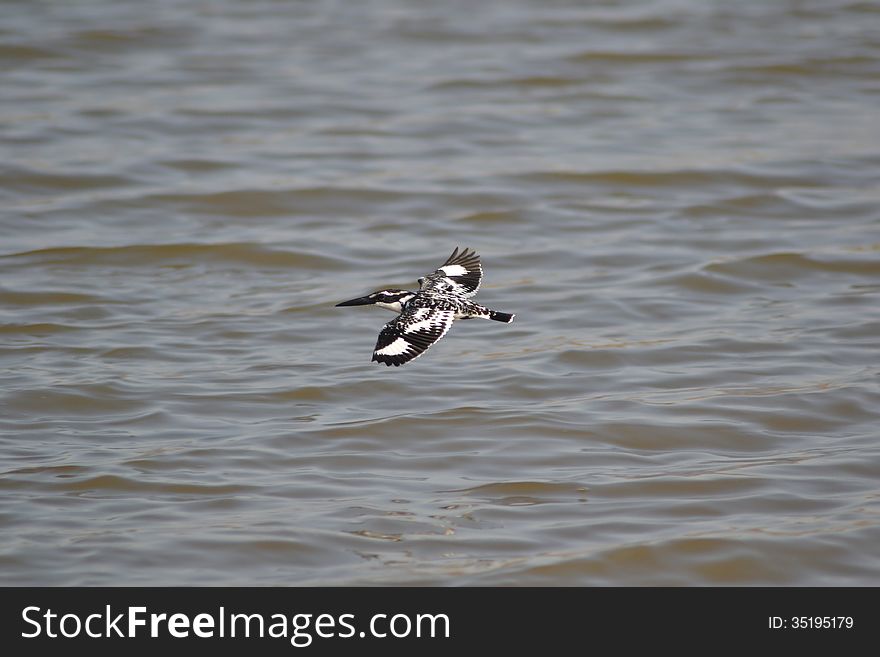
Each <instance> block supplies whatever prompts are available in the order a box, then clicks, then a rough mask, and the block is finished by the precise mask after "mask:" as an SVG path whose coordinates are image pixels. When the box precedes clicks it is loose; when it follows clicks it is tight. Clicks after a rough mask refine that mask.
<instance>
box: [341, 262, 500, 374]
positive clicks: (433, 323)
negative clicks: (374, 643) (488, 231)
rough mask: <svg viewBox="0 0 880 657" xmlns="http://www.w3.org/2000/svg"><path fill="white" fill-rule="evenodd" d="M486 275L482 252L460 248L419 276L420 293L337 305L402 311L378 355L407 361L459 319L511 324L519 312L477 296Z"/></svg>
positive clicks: (385, 331) (382, 293)
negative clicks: (499, 309)
mask: <svg viewBox="0 0 880 657" xmlns="http://www.w3.org/2000/svg"><path fill="white" fill-rule="evenodd" d="M482 277H483V268H482V266H481V265H480V256H478V255H477V254H476V253H475V252H473V251H469V250H468V249H465V250H464V251H462V252H461V253H459V252H458V248H456V249H455V251H453V252H452V255H451V256H449V258H448V259H447V260H446V262H444V263H443V264H442V265H441V266H440V267H439V268H438V269H437V270H436V271H434V272H433V273H431V274H428V275H427V276H424V277H423V278H420V279H419V285H420V289H419V291H418V292H410V291H409V290H398V289H391V290H379V291H378V292H373V293H372V294H368V295H367V296H365V297H359V298H357V299H352V300H351V301H343V302H342V303H339V304H336V305H337V306H362V305H375V306H379V307H380V308H385V309H386V310H391V311H393V312H396V313H399V315H398V316H397V317H396V318H395V319H393V320H391V321H390V322H388V323H387V324H386V325H385V326H384V327H383V328H382V331H381V332H380V333H379V340H378V341H377V342H376V347H375V349H374V350H373V360H374V361H376V362H379V363H385V364H386V365H388V366H391V365H394V366H398V365H403V364H404V363H408V362H409V361H411V360H413V359H415V358H418V357H419V356H421V355H422V354H423V353H424V352H425V351H426V350H427V349H428V348H429V347H430V346H431V345H432V344H434V343H435V342H437V340H439V339H440V338H442V337H443V336H444V335H446V333H447V331H449V328H450V327H451V326H452V322H453V321H455V320H456V319H471V318H475V317H479V318H481V319H493V320H495V321H498V322H506V323H510V322H512V321H513V318H514V315H511V314H509V313H502V312H497V311H495V310H490V309H489V308H486V307H485V306H481V305H480V304H478V303H476V302H474V301H471V300H470V297H472V296H474V295H475V294H476V293H477V289H478V288H479V287H480V281H481V280H482Z"/></svg>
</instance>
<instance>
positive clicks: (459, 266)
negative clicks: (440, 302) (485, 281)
mask: <svg viewBox="0 0 880 657" xmlns="http://www.w3.org/2000/svg"><path fill="white" fill-rule="evenodd" d="M482 278H483V266H482V265H481V264H480V256H478V255H477V254H476V252H475V251H472V250H468V249H465V250H464V251H462V252H461V253H459V252H458V247H455V251H453V252H452V255H451V256H449V258H448V259H447V260H446V262H444V263H443V264H442V265H440V267H439V268H438V269H437V270H436V271H435V272H434V273H433V274H428V275H427V276H425V277H424V278H420V279H419V284H420V285H421V287H422V289H423V290H436V291H438V292H447V293H452V294H457V295H459V296H462V297H472V296H474V295H475V294H476V293H477V290H478V289H479V288H480V281H481V280H482Z"/></svg>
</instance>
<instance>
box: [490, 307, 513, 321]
mask: <svg viewBox="0 0 880 657" xmlns="http://www.w3.org/2000/svg"><path fill="white" fill-rule="evenodd" d="M514 317H516V315H512V314H510V313H499V312H498V311H497V310H490V311H489V319H494V320H495V321H496V322H504V323H505V324H510V323H511V322H512V321H513V318H514Z"/></svg>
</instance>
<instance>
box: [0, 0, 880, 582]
mask: <svg viewBox="0 0 880 657" xmlns="http://www.w3.org/2000/svg"><path fill="white" fill-rule="evenodd" d="M0 18H2V21H0V25H2V27H0V98H2V104H0V141H2V144H3V152H4V157H3V159H2V163H0V190H2V192H0V193H2V199H3V202H2V205H0V235H2V240H0V336H2V339H0V359H2V364H3V369H2V370H0V432H2V434H0V523H2V528H3V531H2V535H0V583H3V584H6V585H11V584H42V585H125V584H135V585H141V584H165V585H168V584H184V585H199V584H230V585H247V584H258V585H346V584H357V585H361V584H393V585H398V584H407V585H409V584H425V585H526V584H528V585H572V584H574V585H682V586H690V585H700V586H702V585H832V584H833V585H878V584H880V548H878V546H880V447H878V437H880V414H878V408H880V394H878V393H880V378H878V374H880V361H878V355H880V352H878V346H880V340H878V336H880V222H878V219H880V204H878V202H880V191H878V190H880V124H878V121H877V107H878V99H880V37H878V31H877V30H876V26H877V24H878V21H880V10H878V7H877V6H876V5H875V4H873V3H868V2H857V1H845V0H839V1H822V2H818V1H816V2H809V1H807V2H773V3H767V2H764V1H759V0H754V1H746V2H737V3H735V4H729V3H728V4H724V3H708V2H698V1H696V0H654V1H645V2H639V3H618V2H612V1H608V2H601V3H583V5H582V4H580V3H569V2H562V1H559V2H546V1H541V2H537V1H535V2H505V3H501V2H497V3H495V2H490V3H477V4H474V3H465V2H444V3H432V4H431V6H430V7H429V6H427V5H426V4H425V3H418V2H405V1H403V0H376V1H372V2H365V3H343V2H330V1H326V2H315V3H292V2H280V1H278V2H271V1H256V2H246V3H242V2H232V1H227V0H220V1H214V2H203V3H195V2H194V3H139V2H132V1H123V2H120V1H118V0H117V1H116V2H107V1H105V0H94V1H91V2H77V3H57V2H24V1H21V2H6V3H4V4H3V5H2V7H0ZM456 246H462V247H464V246H468V247H472V248H475V249H476V250H477V251H478V252H479V253H481V254H482V256H483V263H484V269H485V274H486V275H485V279H484V285H483V287H482V288H481V290H480V294H479V296H478V297H477V298H478V300H480V301H482V302H483V303H485V304H487V305H489V306H491V307H493V308H496V309H498V310H502V311H506V312H513V313H516V315H517V318H516V321H515V322H514V323H513V324H511V325H503V324H498V323H495V322H476V321H474V322H464V323H459V324H457V325H456V326H455V327H454V328H453V330H452V332H451V333H450V334H449V335H448V336H447V338H445V339H444V340H443V341H441V342H440V343H438V344H437V345H435V346H434V347H433V348H432V349H431V351H430V352H429V353H428V354H427V355H425V356H424V357H423V358H420V359H419V360H417V361H415V362H413V363H411V364H409V365H407V366H405V367H402V368H385V367H382V366H379V365H377V364H374V363H370V355H371V350H372V347H373V345H374V343H375V339H376V335H377V333H378V331H379V329H380V327H381V325H382V324H383V323H384V322H385V321H388V320H389V319H390V318H391V316H390V314H388V313H385V312H382V311H379V310H375V309H367V308H335V307H334V304H335V303H337V302H339V301H342V300H345V299H350V298H352V297H355V296H360V295H362V294H364V293H366V292H369V291H371V290H372V289H378V288H379V287H382V286H400V287H406V286H413V285H415V284H416V283H415V280H416V278H418V277H419V276H421V275H423V274H425V273H427V272H428V271H430V270H433V269H434V268H435V267H436V266H438V265H439V264H441V263H442V262H443V260H444V259H445V258H446V256H447V255H448V254H449V253H450V252H451V251H452V249H453V248H454V247H456Z"/></svg>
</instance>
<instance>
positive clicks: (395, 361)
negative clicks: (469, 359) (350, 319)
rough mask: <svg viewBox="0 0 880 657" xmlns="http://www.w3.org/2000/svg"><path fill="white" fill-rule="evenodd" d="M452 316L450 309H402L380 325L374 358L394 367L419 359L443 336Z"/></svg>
mask: <svg viewBox="0 0 880 657" xmlns="http://www.w3.org/2000/svg"><path fill="white" fill-rule="evenodd" d="M453 319H454V313H453V312H452V311H451V310H435V309H433V308H412V309H407V310H405V311H404V312H403V313H402V314H401V315H400V316H398V317H397V318H396V319H393V320H392V321H390V322H388V323H387V324H386V325H385V326H384V327H383V328H382V331H381V332H380V333H379V339H378V340H377V341H376V347H375V349H374V350H373V360H374V361H377V362H379V363H385V364H386V365H388V366H389V367H390V366H391V365H394V366H395V367H397V366H400V365H403V364H404V363H408V362H409V361H411V360H413V359H415V358H418V357H419V356H421V355H422V354H423V353H425V351H427V350H428V348H430V346H431V345H432V344H434V343H435V342H437V340H439V339H440V338H442V337H443V336H444V335H446V333H447V331H449V327H450V326H452V322H453Z"/></svg>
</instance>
